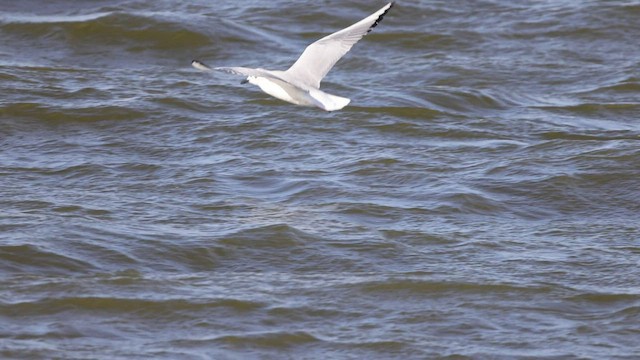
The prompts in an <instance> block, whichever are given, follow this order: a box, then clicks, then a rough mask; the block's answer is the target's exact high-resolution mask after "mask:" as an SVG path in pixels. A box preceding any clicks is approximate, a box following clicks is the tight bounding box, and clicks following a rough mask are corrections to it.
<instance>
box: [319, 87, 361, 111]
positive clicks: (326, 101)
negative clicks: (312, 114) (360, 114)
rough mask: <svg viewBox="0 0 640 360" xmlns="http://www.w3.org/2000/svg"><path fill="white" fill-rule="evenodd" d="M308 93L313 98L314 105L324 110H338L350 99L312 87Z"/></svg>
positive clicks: (347, 103)
mask: <svg viewBox="0 0 640 360" xmlns="http://www.w3.org/2000/svg"><path fill="white" fill-rule="evenodd" d="M309 95H310V96H311V98H312V99H313V102H314V103H315V105H316V106H317V107H319V108H321V109H323V110H326V111H335V110H340V109H342V108H343V107H345V106H347V105H349V103H350V102H351V99H347V98H344V97H340V96H336V95H331V94H328V93H326V92H324V91H322V90H317V89H312V90H311V91H309Z"/></svg>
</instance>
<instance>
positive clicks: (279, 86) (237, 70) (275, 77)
mask: <svg viewBox="0 0 640 360" xmlns="http://www.w3.org/2000/svg"><path fill="white" fill-rule="evenodd" d="M394 3H395V1H392V2H390V3H388V4H387V5H385V6H384V7H383V8H382V9H380V10H378V11H376V12H375V13H373V14H371V15H369V16H367V17H366V18H364V19H362V20H360V21H358V22H357V23H355V24H353V25H351V26H349V27H347V28H345V29H342V30H340V31H337V32H335V33H333V34H331V35H328V36H325V37H323V38H322V39H320V40H318V41H316V42H314V43H313V44H311V45H309V46H307V47H306V48H305V50H304V52H302V55H300V57H299V58H298V60H297V61H296V62H295V63H294V64H293V65H292V66H291V67H290V68H289V69H288V70H286V71H281V70H266V69H262V68H257V69H252V68H247V67H216V68H210V67H208V66H207V65H205V64H204V63H202V62H201V61H198V60H193V61H192V62H191V65H193V67H195V68H196V69H198V70H202V71H207V72H211V71H213V70H219V71H225V72H228V73H232V74H236V75H243V76H246V77H247V78H246V79H245V80H243V81H242V84H246V83H247V82H249V83H251V84H253V85H257V86H258V87H260V89H261V90H262V91H264V92H265V93H267V94H269V95H271V96H273V97H275V98H278V99H280V100H284V101H287V102H290V103H292V104H296V105H302V106H317V107H319V108H320V109H323V110H326V111H334V110H340V109H342V108H343V107H345V106H347V105H348V104H349V102H351V100H350V99H347V98H344V97H340V96H336V95H331V94H328V93H326V92H324V91H322V90H320V82H321V81H322V79H323V78H324V77H325V75H327V73H328V72H329V70H331V68H333V66H334V65H335V64H336V62H337V61H338V60H340V58H342V57H343V56H344V55H345V54H346V53H347V52H348V51H349V50H350V49H351V47H353V45H355V43H357V42H358V41H359V40H360V39H362V37H363V36H365V35H367V34H368V33H369V32H370V31H371V30H373V28H374V27H376V25H378V23H379V22H380V21H381V20H382V18H383V17H384V16H385V15H386V14H387V12H388V11H389V9H391V7H392V6H393V4H394Z"/></svg>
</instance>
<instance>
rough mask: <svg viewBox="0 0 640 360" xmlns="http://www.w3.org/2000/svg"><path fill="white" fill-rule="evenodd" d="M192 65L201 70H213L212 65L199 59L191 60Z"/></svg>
mask: <svg viewBox="0 0 640 360" xmlns="http://www.w3.org/2000/svg"><path fill="white" fill-rule="evenodd" d="M191 66H193V67H194V68H196V69H198V70H200V71H212V69H211V68H210V67H208V66H207V65H205V64H204V63H203V62H202V61H199V60H191Z"/></svg>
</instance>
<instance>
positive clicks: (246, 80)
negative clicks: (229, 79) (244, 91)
mask: <svg viewBox="0 0 640 360" xmlns="http://www.w3.org/2000/svg"><path fill="white" fill-rule="evenodd" d="M248 82H249V79H244V80H242V81H240V84H242V85H244V84H246V83H248Z"/></svg>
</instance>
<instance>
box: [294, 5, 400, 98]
mask: <svg viewBox="0 0 640 360" xmlns="http://www.w3.org/2000/svg"><path fill="white" fill-rule="evenodd" d="M394 3H395V1H394V2H390V3H388V4H387V5H386V6H385V7H383V8H382V9H380V10H378V11H376V12H375V13H373V14H371V15H370V16H368V17H366V18H364V19H363V20H360V21H358V22H357V23H355V24H353V25H351V26H349V27H348V28H346V29H342V30H340V31H338V32H335V33H333V34H331V35H329V36H325V37H323V38H322V39H320V40H318V41H316V42H314V43H313V44H311V45H309V46H307V48H306V49H305V50H304V52H303V53H302V55H300V58H298V60H297V61H296V62H295V63H294V64H293V65H292V66H291V67H290V68H289V70H287V71H285V75H286V76H287V77H291V78H293V79H295V80H296V81H297V82H300V83H304V84H306V85H308V86H311V87H314V88H316V89H318V88H319V87H320V82H321V81H322V78H324V77H325V75H327V73H328V72H329V70H331V68H332V67H333V65H335V63H336V62H337V61H338V60H340V58H341V57H343V56H344V54H346V53H347V52H348V51H349V50H350V49H351V47H352V46H353V45H354V44H355V43H357V42H358V40H360V39H362V37H363V36H365V35H367V34H368V33H369V32H370V31H371V29H373V28H374V27H376V25H378V23H379V22H380V21H381V20H382V18H383V17H384V15H385V14H386V13H387V12H388V11H389V9H391V7H392V6H393V4H394Z"/></svg>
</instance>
